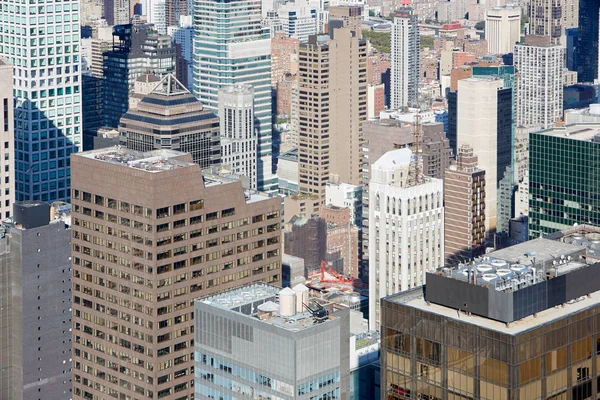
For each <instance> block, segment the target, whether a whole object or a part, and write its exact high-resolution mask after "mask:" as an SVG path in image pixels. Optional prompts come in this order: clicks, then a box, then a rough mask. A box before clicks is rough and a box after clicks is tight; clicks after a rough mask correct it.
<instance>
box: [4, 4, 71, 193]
mask: <svg viewBox="0 0 600 400" xmlns="http://www.w3.org/2000/svg"><path fill="white" fill-rule="evenodd" d="M0 31H1V35H0V57H2V58H5V59H6V60H7V61H8V62H9V63H11V64H12V65H14V78H15V79H14V95H15V154H14V157H15V169H16V171H15V179H16V199H17V200H43V201H53V200H68V198H69V185H70V183H69V179H70V170H69V155H70V154H71V153H74V152H77V151H78V150H80V148H81V140H82V136H81V94H80V91H81V71H80V69H79V63H80V59H79V57H80V48H79V46H80V36H79V1H77V0H67V1H55V0H48V1H45V2H43V3H42V2H40V1H30V2H27V3H26V2H24V1H19V2H16V1H14V2H13V1H11V2H8V1H3V2H2V5H1V8H0ZM12 156H13V155H12V154H11V155H9V157H12Z"/></svg>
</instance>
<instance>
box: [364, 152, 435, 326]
mask: <svg viewBox="0 0 600 400" xmlns="http://www.w3.org/2000/svg"><path fill="white" fill-rule="evenodd" d="M413 157H414V155H413V152H412V151H411V150H409V149H398V150H392V151H389V152H387V153H385V154H384V155H383V156H382V157H381V158H380V159H379V160H377V161H376V162H375V163H374V164H371V180H370V181H369V329H371V330H379V323H380V307H379V305H380V299H381V298H382V297H386V296H389V295H391V294H393V293H397V292H401V291H404V290H407V289H410V288H414V287H417V286H421V285H423V284H424V283H425V273H426V272H430V271H433V270H435V269H436V268H438V267H440V266H442V265H443V263H444V205H443V191H444V187H443V181H442V180H441V179H435V178H429V177H421V180H420V181H416V182H415V181H414V178H415V177H414V176H411V175H413V174H415V173H416V171H415V170H414V169H413V167H412V163H413V162H414V161H415V160H414V159H413ZM417 162H418V161H417Z"/></svg>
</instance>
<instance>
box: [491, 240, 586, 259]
mask: <svg viewBox="0 0 600 400" xmlns="http://www.w3.org/2000/svg"><path fill="white" fill-rule="evenodd" d="M584 248H585V246H584V245H575V244H569V243H563V242H560V241H557V240H550V239H545V238H542V239H533V240H528V241H527V242H523V243H519V244H515V245H514V246H509V247H505V248H504V249H500V250H496V251H492V252H490V253H488V254H486V256H488V257H490V258H497V259H500V260H504V261H507V262H509V263H515V264H519V263H523V264H531V260H532V259H533V258H534V257H535V260H536V264H537V263H539V262H543V261H546V260H551V259H555V258H557V257H560V256H561V255H569V254H571V253H575V252H578V251H580V250H582V249H584Z"/></svg>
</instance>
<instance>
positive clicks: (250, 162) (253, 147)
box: [219, 85, 258, 189]
mask: <svg viewBox="0 0 600 400" xmlns="http://www.w3.org/2000/svg"><path fill="white" fill-rule="evenodd" d="M219 118H220V126H221V129H220V135H221V153H222V157H223V159H222V164H223V166H224V167H227V169H229V170H230V171H231V172H233V173H234V174H236V175H243V176H245V177H247V178H248V180H249V181H250V188H252V189H256V188H257V182H256V164H257V161H258V160H257V158H258V154H257V149H258V141H257V139H258V138H257V136H258V132H257V130H256V129H255V125H254V91H253V90H252V86H250V85H236V86H226V87H224V88H223V89H221V90H219Z"/></svg>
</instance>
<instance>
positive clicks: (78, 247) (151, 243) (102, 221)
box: [72, 148, 281, 400]
mask: <svg viewBox="0 0 600 400" xmlns="http://www.w3.org/2000/svg"><path fill="white" fill-rule="evenodd" d="M72 168H73V177H72V179H73V193H72V198H73V211H72V219H73V231H74V232H73V260H72V263H73V267H72V268H73V276H74V279H73V364H74V369H73V398H74V399H89V398H92V397H93V396H96V397H97V398H102V399H104V398H108V397H115V396H116V397H118V396H121V397H125V396H129V397H131V398H140V397H145V398H161V399H165V400H174V399H182V398H185V399H191V398H193V395H194V388H193V385H192V384H191V380H192V379H193V372H192V371H193V370H192V368H193V365H194V360H193V356H192V353H191V352H192V348H193V340H194V334H193V331H192V326H193V323H194V321H193V302H192V300H193V299H195V298H197V297H200V296H203V295H209V294H214V293H217V292H220V291H223V290H227V289H230V288H233V287H236V286H239V285H240V284H245V283H251V282H254V281H265V282H270V283H273V284H276V285H279V284H280V282H281V228H280V223H281V216H280V210H281V202H280V199H279V198H278V197H269V196H267V195H265V194H260V193H256V192H244V190H243V189H242V184H241V182H240V181H232V180H228V179H227V178H224V177H219V176H214V175H210V174H206V173H204V174H203V173H202V172H201V168H200V166H199V165H197V164H193V163H192V162H191V156H190V155H188V154H185V153H181V152H176V151H172V150H156V151H153V152H149V153H140V152H136V151H132V150H128V149H123V148H112V149H103V150H96V151H90V152H85V153H80V154H77V155H75V156H73V158H72ZM116 354H120V357H116ZM117 381H118V382H119V384H114V383H113V382H117Z"/></svg>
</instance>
